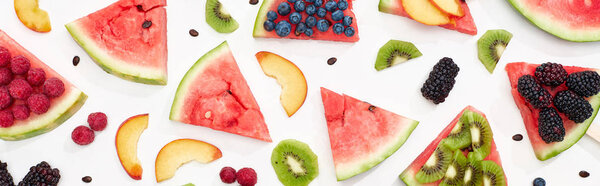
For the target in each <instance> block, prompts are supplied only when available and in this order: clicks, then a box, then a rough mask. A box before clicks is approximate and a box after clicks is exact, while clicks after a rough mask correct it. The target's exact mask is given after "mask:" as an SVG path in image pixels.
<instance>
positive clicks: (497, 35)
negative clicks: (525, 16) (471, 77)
mask: <svg viewBox="0 0 600 186" xmlns="http://www.w3.org/2000/svg"><path fill="white" fill-rule="evenodd" d="M511 38H512V34H511V33H510V32H508V31H506V30H503V29H498V30H488V31H487V32H485V34H483V36H481V38H479V40H478V41H477V54H478V56H479V61H481V63H483V66H485V68H486V69H487V70H488V72H490V74H491V73H493V72H494V69H495V68H496V64H498V61H500V56H502V53H503V52H504V49H506V46H507V45H508V42H510V39H511Z"/></svg>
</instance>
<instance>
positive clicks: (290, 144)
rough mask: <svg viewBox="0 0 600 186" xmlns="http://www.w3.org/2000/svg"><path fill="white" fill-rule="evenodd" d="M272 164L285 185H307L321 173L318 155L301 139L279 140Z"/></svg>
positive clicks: (272, 157)
mask: <svg viewBox="0 0 600 186" xmlns="http://www.w3.org/2000/svg"><path fill="white" fill-rule="evenodd" d="M271 165H272V166H273V169H275V173H277V178H279V181H280V182H281V183H282V184H283V185H285V186H307V185H308V184H309V183H310V182H311V181H312V180H314V179H315V178H316V177H317V176H318V175H319V163H318V158H317V155H316V154H315V153H314V152H313V151H312V150H311V149H310V147H309V146H308V145H307V144H306V143H303V142H301V141H298V140H294V139H287V140H283V141H281V142H279V144H277V146H276V147H275V149H273V153H272V154H271Z"/></svg>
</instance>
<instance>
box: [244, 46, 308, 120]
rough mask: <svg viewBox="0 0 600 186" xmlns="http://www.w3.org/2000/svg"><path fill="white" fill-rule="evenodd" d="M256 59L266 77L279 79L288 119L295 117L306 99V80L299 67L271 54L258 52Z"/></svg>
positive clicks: (281, 98)
mask: <svg viewBox="0 0 600 186" xmlns="http://www.w3.org/2000/svg"><path fill="white" fill-rule="evenodd" d="M256 59H258V63H259V64H260V67H261V68H262V70H263V72H264V73H265V75H267V76H269V77H273V78H275V79H277V82H278V83H279V84H280V85H281V88H282V90H281V96H280V98H279V99H280V101H281V105H282V106H283V109H284V110H285V112H286V113H287V115H288V117H289V116H292V115H294V113H296V111H298V109H300V107H301V106H302V104H304V100H305V99H306V91H307V89H308V88H307V85H306V78H304V74H303V73H302V71H300V69H299V68H298V66H296V65H295V64H294V63H292V62H291V61H289V60H287V59H285V58H283V57H281V56H279V55H277V54H273V53H271V52H265V51H263V52H258V53H256Z"/></svg>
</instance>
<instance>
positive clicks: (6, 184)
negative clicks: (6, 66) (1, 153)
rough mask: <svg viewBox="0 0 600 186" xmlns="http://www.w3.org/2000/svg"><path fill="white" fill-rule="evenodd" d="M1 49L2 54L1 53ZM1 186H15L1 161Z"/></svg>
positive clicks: (6, 167) (5, 165) (6, 166)
mask: <svg viewBox="0 0 600 186" xmlns="http://www.w3.org/2000/svg"><path fill="white" fill-rule="evenodd" d="M1 49H2V48H0V52H1ZM0 185H2V186H14V185H15V183H14V182H13V178H12V176H11V175H10V173H9V172H8V165H7V164H6V163H3V162H2V161H0Z"/></svg>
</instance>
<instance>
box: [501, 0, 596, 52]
mask: <svg viewBox="0 0 600 186" xmlns="http://www.w3.org/2000/svg"><path fill="white" fill-rule="evenodd" d="M508 2H510V4H512V6H513V7H514V8H515V9H517V11H519V12H520V13H521V14H522V15H523V16H525V18H527V19H528V20H529V21H531V23H533V24H534V25H536V26H537V27H539V28H540V29H542V30H544V31H546V32H548V33H550V34H552V35H555V36H556V37H559V38H562V39H565V40H568V41H576V42H587V41H600V1H597V0H553V1H548V0H508Z"/></svg>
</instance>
